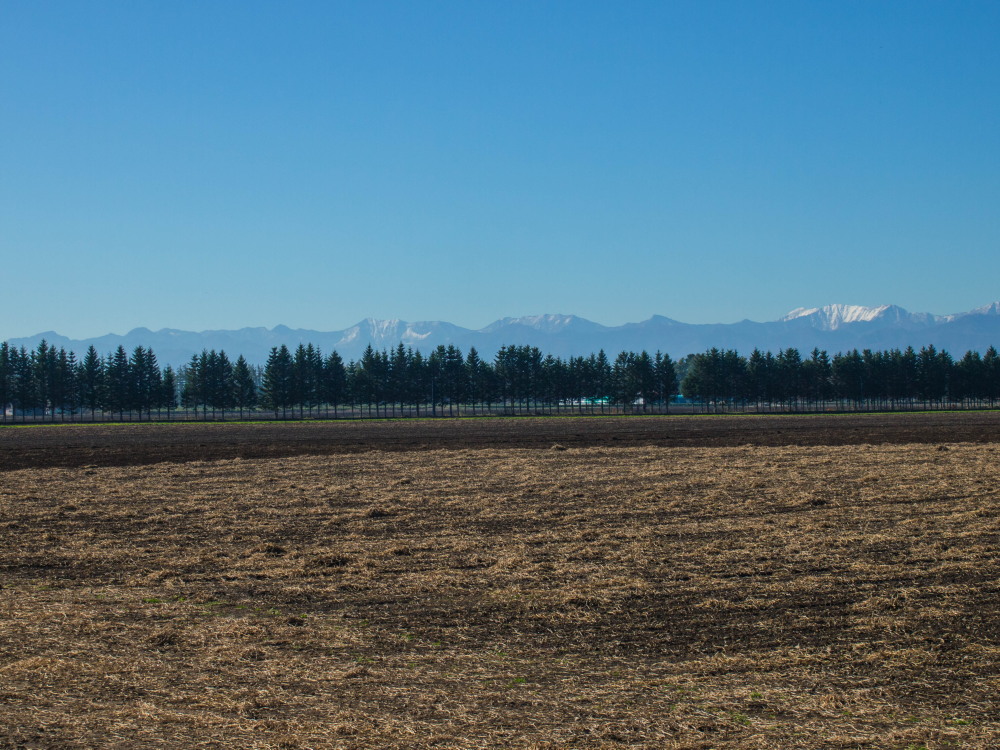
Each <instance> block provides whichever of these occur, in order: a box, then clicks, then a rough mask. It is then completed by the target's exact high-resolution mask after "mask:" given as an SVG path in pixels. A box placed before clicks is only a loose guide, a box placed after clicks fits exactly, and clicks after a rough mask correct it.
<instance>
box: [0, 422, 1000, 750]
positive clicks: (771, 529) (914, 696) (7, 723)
mask: <svg viewBox="0 0 1000 750" xmlns="http://www.w3.org/2000/svg"><path fill="white" fill-rule="evenodd" d="M599 422H605V420H589V419H582V420H576V419H574V420H569V419H555V420H489V421H487V420H482V421H479V420H475V421H473V420H467V421H462V422H457V421H456V422H431V423H416V422H407V423H359V424H350V425H344V424H339V423H338V424H333V425H256V426H248V425H240V426H232V425H220V426H216V425H199V426H191V425H178V426H162V425H149V426H143V427H139V426H135V427H120V426H116V427H106V428H104V427H101V428H90V427H73V428H69V429H65V430H60V429H58V428H56V429H50V428H28V429H16V430H4V431H3V432H2V434H0V439H2V440H3V441H4V443H3V444H4V448H5V449H6V451H7V452H6V453H5V456H6V457H7V458H6V459H5V460H7V461H8V463H7V464H6V467H7V471H5V472H3V473H0V540H2V545H0V748H5V749H7V748H10V749H13V748H92V747H99V748H136V747H139V748H145V747H150V748H152V747H171V748H173V747H176V748H190V747H206V748H359V749H360V748H376V747H380V748H381V747H385V748H423V747H442V748H493V747H518V748H702V749H703V750H707V749H708V748H889V749H898V750H917V749H918V748H926V749H927V750H937V749H938V748H949V747H953V748H958V747H961V748H995V747H998V746H1000V698H998V696H1000V619H998V617H997V614H998V613H997V604H998V601H1000V600H998V593H1000V550H998V540H1000V513H998V511H1000V485H998V481H997V480H998V473H1000V445H998V444H997V442H996V440H995V437H994V438H990V434H991V433H990V431H991V430H993V431H994V432H993V434H994V435H995V428H996V425H997V418H996V416H995V415H992V414H984V415H966V414H963V415H932V416H928V415H906V416H905V417H891V418H890V417H872V418H870V419H866V418H862V417H834V418H806V417H790V418H789V417H780V418H761V417H749V418H745V417H739V418H736V419H731V420H726V419H714V418H709V419H702V418H697V419H696V418H678V419H675V420H672V419H666V420H661V419H646V418H639V419H624V420H608V421H607V423H605V424H597V423H599ZM963 424H964V425H965V426H964V427H963ZM809 425H812V430H810V429H809V428H808V426H809ZM258 430H259V432H258ZM298 430H305V433H304V434H303V435H300V434H299V433H298V432H297V431H298ZM779 430H780V432H779ZM338 431H339V434H337V433H338ZM352 431H354V432H352ZM394 431H398V432H395V433H394ZM699 431H700V432H699ZM282 432H284V433H285V434H282ZM788 433H791V435H788ZM345 434H351V435H354V436H355V437H358V436H361V435H364V440H366V441H371V444H368V443H365V444H363V445H361V444H358V445H354V444H352V443H351V442H350V440H349V439H348V438H347V437H345ZM851 434H856V435H857V436H858V438H857V442H855V443H853V444H852V443H851V441H850V440H849V439H848V436H849V435H851ZM60 435H62V436H63V439H62V440H61V441H60V440H59V436H60ZM265 435H266V436H270V440H271V442H270V443H268V444H266V445H262V446H259V447H258V448H259V449H260V450H261V451H266V450H270V449H274V450H280V451H285V453H281V454H279V455H277V456H267V455H265V456H263V457H254V456H253V454H252V450H253V449H254V442H253V438H254V436H257V437H258V438H261V437H262V436H265ZM668 435H669V436H668ZM699 435H701V436H702V437H700V438H699ZM185 436H186V437H189V438H190V440H184V439H183V437H185ZM894 436H895V437H894ZM378 437H383V438H385V441H386V442H387V443H388V444H387V445H382V446H379V445H378V444H377V442H376V438H378ZM393 437H394V438H395V440H394V441H393V439H392V438H393ZM227 438H231V439H229V440H227ZM616 438H617V439H616ZM838 438H839V442H837V440H838ZM504 439H506V440H507V442H508V443H509V445H504V444H503V443H502V441H503V440H504ZM699 439H700V440H701V442H700V443H699V442H698V440H699ZM88 441H89V442H88ZM449 441H450V442H449ZM491 441H493V442H491ZM675 441H676V442H677V443H678V444H677V445H676V447H675V446H674V442H675ZM683 441H687V442H683ZM727 441H728V442H727ZM782 441H783V442H782ZM977 441H978V442H977ZM772 442H773V443H776V444H771V443H772ZM730 443H731V444H730ZM621 444H624V445H621ZM129 445H136V446H138V447H137V448H136V457H135V459H134V460H132V461H128V460H126V459H127V458H128V456H129V452H128V450H127V447H128V446H129ZM310 446H311V449H312V450H316V449H317V447H319V450H316V453H314V454H313V455H306V453H307V452H308V451H306V450H299V449H300V448H303V449H304V448H305V447H310ZM373 448H374V449H373ZM228 450H237V451H246V452H248V453H250V455H235V456H234V455H228V456H227V455H226V451H228ZM157 452H159V453H157ZM157 456H159V459H160V460H159V462H157V463H153V462H152V460H153V459H154V458H156V457H157ZM47 461H48V462H49V463H48V464H47V463H46V462H47ZM58 461H62V462H63V463H62V465H58ZM53 463H56V464H57V465H52V464H53ZM17 464H20V466H19V467H16V468H15V466H16V465H17Z"/></svg>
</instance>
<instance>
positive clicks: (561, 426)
mask: <svg viewBox="0 0 1000 750" xmlns="http://www.w3.org/2000/svg"><path fill="white" fill-rule="evenodd" d="M998 440H1000V410H997V411H981V412H939V413H933V412H918V413H894V414H838V415H826V414H806V415H795V414H786V415H774V416H760V415H712V416H689V415H675V416H628V417H596V416H595V417H569V416H566V417H554V418H536V417H527V418H519V417H506V418H472V419H402V420H355V421H350V420H344V421H334V422H277V423H275V422H270V423H268V422H264V423H239V422H230V423H224V424H220V423H160V424H149V423H146V424H112V425H52V426H41V425H38V426H35V425H32V426H28V427H19V426H6V427H0V471H5V470H10V469H22V468H42V467H56V466H65V467H70V466H85V465H88V464H99V465H101V466H135V465H140V464H149V463H158V462H161V461H190V460H213V459H228V458H244V459H248V458H281V457H287V456H302V455H312V456H318V455H335V454H343V453H360V452H365V451H371V450H380V451H413V450H431V449H462V448H477V449H478V448H548V447H549V446H551V445H553V444H554V443H558V444H560V445H564V446H566V447H574V448H585V447H610V446H615V447H639V446H643V447H647V446H648V447H652V446H663V447H679V446H737V445H748V444H750V445H760V446H784V445H860V444H870V445H884V444H903V443H939V442H965V443H993V442H996V441H998Z"/></svg>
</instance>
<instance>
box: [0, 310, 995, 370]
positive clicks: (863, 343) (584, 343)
mask: <svg viewBox="0 0 1000 750" xmlns="http://www.w3.org/2000/svg"><path fill="white" fill-rule="evenodd" d="M42 339H45V340H47V341H48V342H49V343H50V344H54V345H56V346H58V347H65V348H66V349H67V350H72V351H75V352H76V353H77V355H82V354H83V353H84V352H85V351H86V350H87V347H89V346H91V345H93V346H94V347H95V348H96V349H97V351H98V352H100V353H101V354H105V353H107V352H111V351H113V350H114V349H116V348H117V347H118V346H119V345H122V346H124V347H125V349H126V350H128V351H131V350H132V349H134V348H135V347H137V346H143V347H151V348H152V349H153V351H154V352H156V355H157V357H158V359H159V361H160V363H161V364H164V365H165V364H172V365H175V366H176V365H180V364H183V363H185V362H187V361H188V360H189V359H190V358H191V355H192V354H195V353H198V352H200V351H201V350H202V349H216V350H219V349H224V350H225V351H226V352H227V353H228V354H230V355H232V357H233V358H235V357H236V356H237V355H239V354H243V355H244V356H245V357H246V358H247V360H249V361H250V362H251V363H257V364H262V363H263V362H264V361H265V360H266V359H267V355H268V353H269V352H270V350H271V347H273V346H280V345H281V344H286V345H288V347H289V348H292V349H294V348H295V347H296V346H298V344H300V343H303V344H305V343H310V342H311V343H312V344H314V345H316V346H318V347H319V348H320V349H321V350H322V351H323V352H324V353H327V352H330V351H331V350H333V349H336V350H337V351H338V352H339V353H340V354H341V356H342V357H344V359H345V361H347V360H351V359H357V358H358V357H360V356H361V353H362V352H363V351H364V349H365V347H366V346H368V344H371V345H372V346H373V347H375V348H376V349H389V348H392V347H395V346H396V345H397V344H399V343H400V342H402V343H403V344H404V345H405V346H410V347H413V348H414V349H419V350H420V351H423V352H425V353H426V352H428V351H430V350H431V349H434V348H435V347H437V346H438V345H439V344H444V345H448V344H454V345H456V346H458V347H459V348H460V349H462V351H463V352H467V351H468V350H469V348H470V347H473V346H475V347H476V348H477V349H478V350H479V353H480V355H481V356H483V357H492V356H493V355H494V354H495V353H496V351H497V350H498V349H499V348H500V347H501V346H504V345H510V344H517V345H525V344H527V345H531V346H537V347H538V348H539V349H541V350H542V351H543V352H545V353H546V354H554V355H558V356H562V357H566V356H571V355H586V354H590V353H591V352H596V351H598V350H600V349H604V350H605V351H606V352H607V353H608V355H609V356H612V357H613V356H614V355H615V354H617V353H618V352H620V351H622V350H630V351H640V350H642V349H645V350H647V351H649V352H654V351H656V350H659V351H663V352H666V353H668V354H670V355H671V356H672V357H674V358H675V359H676V358H679V357H682V356H684V355H686V354H690V353H692V352H702V351H705V350H706V349H709V348H711V347H713V346H714V347H719V348H721V349H736V350H738V351H740V352H741V353H743V354H748V353H749V352H751V351H752V350H753V349H754V348H759V349H761V350H764V351H767V350H770V351H772V352H777V351H778V350H779V349H786V348H788V347H795V348H797V349H799V350H800V351H802V352H803V354H805V353H807V352H809V351H811V350H812V349H813V348H814V347H818V348H820V349H825V350H827V351H828V352H830V354H834V353H836V352H840V351H847V350H850V349H855V348H857V349H892V348H896V347H898V348H901V349H902V348H905V347H907V346H913V347H914V348H917V349H919V348H920V347H922V346H926V345H930V344H933V345H934V346H936V347H938V348H939V349H947V350H948V351H949V352H951V353H952V354H953V355H956V356H961V355H962V354H964V353H965V352H966V351H967V350H970V349H974V350H977V351H980V352H983V351H985V350H986V349H987V348H988V347H990V346H992V345H996V346H997V347H998V348H1000V302H994V303H992V304H989V305H986V306H984V307H980V308H977V309H975V310H971V311H969V312H965V313H958V314H955V315H932V314H930V313H911V312H908V311H906V310H904V309H903V308H901V307H897V306H896V305H882V306H879V307H860V306H856V305H827V306H825V307H812V308H799V309H797V310H792V311H791V312H790V313H788V314H787V315H785V316H784V317H782V318H780V319H779V320H776V321H771V322H767V323H756V322H753V321H750V320H743V321H740V322H739V323H711V324H690V323H681V322H678V321H676V320H671V319H670V318H665V317H663V316H660V315H654V316H653V317H651V318H650V319H649V320H644V321H642V322H641V323H626V324H625V325H621V326H603V325H600V324H599V323H594V322H593V321H590V320H586V319H584V318H580V317H577V316H575V315H536V316H530V317H523V318H503V319H502V320H498V321H496V322H495V323H491V324H490V325H488V326H486V327H485V328H482V329H480V330H472V329H469V328H462V327H461V326H457V325H454V324H452V323H444V322H440V321H431V322H420V323H408V322H406V321H403V320H376V319H373V318H369V319H367V320H363V321H361V322H360V323H358V324H357V325H353V326H351V327H350V328H347V329H345V330H342V331H310V330H306V329H301V328H296V329H292V328H288V327H287V326H277V327H275V328H270V329H269V328H241V329H239V330H236V331H200V332H193V331H179V330H174V329H170V328H164V329H162V330H159V331H151V330H149V329H148V328H136V329H134V330H132V331H129V332H128V333H126V334H125V335H117V334H108V335H106V336H99V337H97V338H92V339H84V340H73V339H69V338H66V337H65V336H60V335H59V334H57V333H55V332H54V331H47V332H45V333H39V334H36V335H34V336H28V337H26V338H20V339H10V340H9V342H10V343H11V344H12V345H14V346H25V347H27V348H29V349H32V348H35V347H37V346H38V344H39V342H40V341H41V340H42Z"/></svg>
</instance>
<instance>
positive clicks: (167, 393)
mask: <svg viewBox="0 0 1000 750" xmlns="http://www.w3.org/2000/svg"><path fill="white" fill-rule="evenodd" d="M175 406H177V373H175V372H174V368H173V367H171V366H170V365H167V366H166V367H164V368H163V376H162V378H161V380H160V399H159V402H158V403H157V408H162V409H166V410H167V419H168V420H169V419H170V410H171V409H173V408H174V407H175Z"/></svg>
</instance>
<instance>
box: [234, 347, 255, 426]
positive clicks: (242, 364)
mask: <svg viewBox="0 0 1000 750" xmlns="http://www.w3.org/2000/svg"><path fill="white" fill-rule="evenodd" d="M233 394H234V396H235V400H236V406H237V407H238V408H239V410H240V419H243V412H244V410H246V409H253V408H254V407H255V406H257V384H256V383H255V382H254V377H253V371H252V370H251V369H250V365H248V364H247V361H246V359H245V358H244V357H243V355H242V354H241V355H240V356H239V358H238V359H237V360H236V364H235V365H234V366H233Z"/></svg>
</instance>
